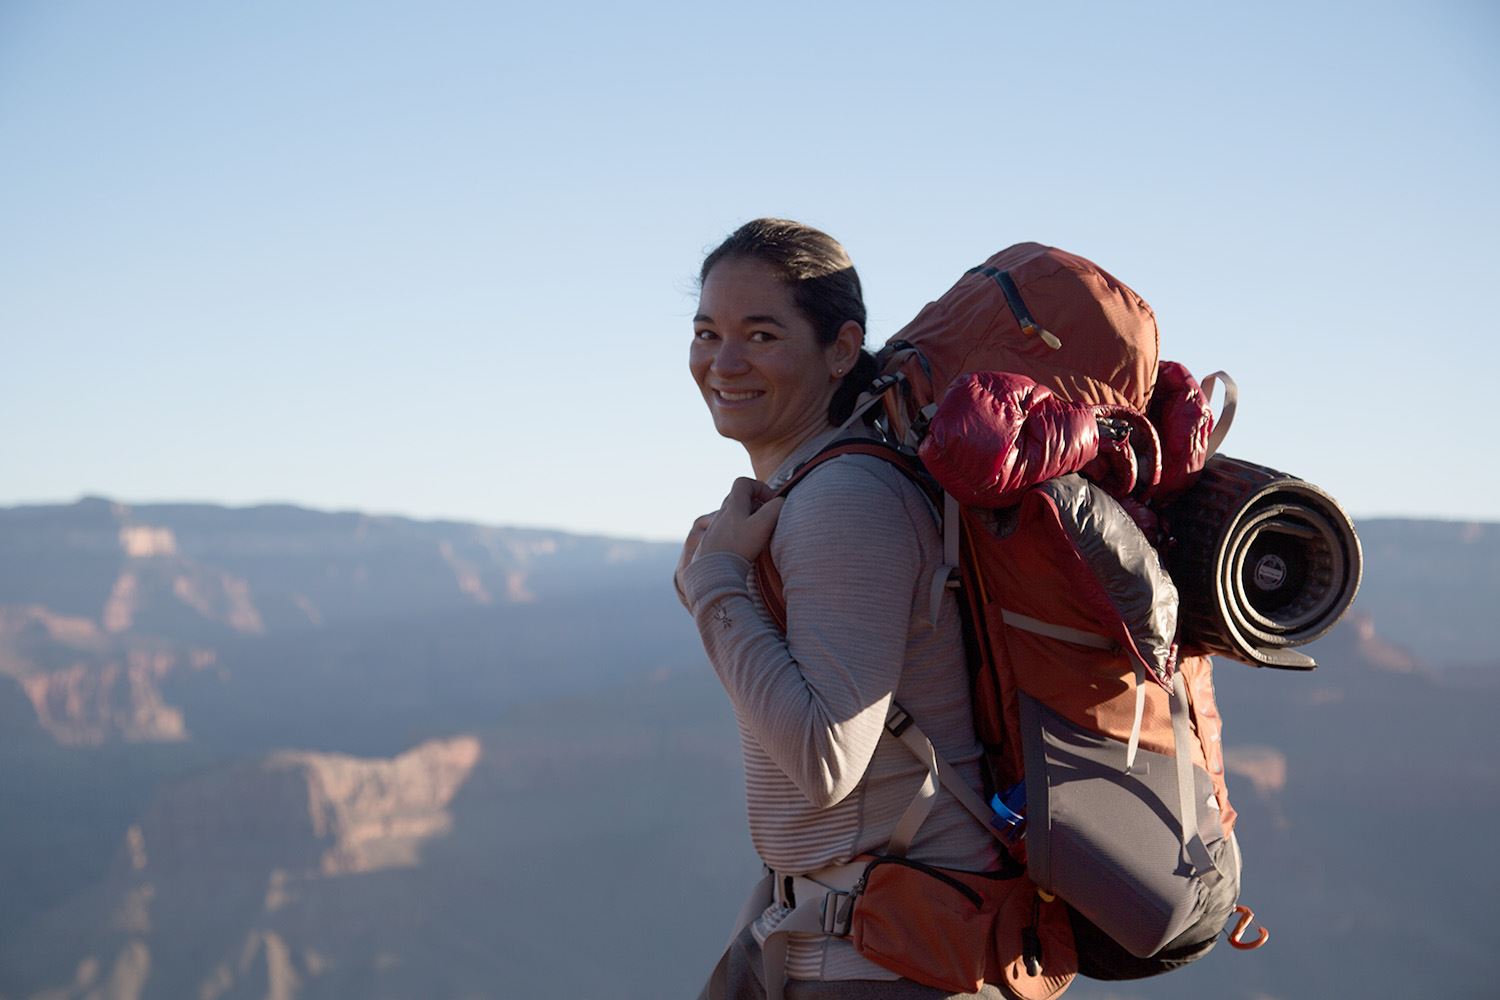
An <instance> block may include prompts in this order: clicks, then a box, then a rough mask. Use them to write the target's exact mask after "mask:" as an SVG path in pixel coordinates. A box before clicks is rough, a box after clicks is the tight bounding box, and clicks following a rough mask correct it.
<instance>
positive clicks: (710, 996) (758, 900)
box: [703, 868, 776, 1000]
mask: <svg viewBox="0 0 1500 1000" xmlns="http://www.w3.org/2000/svg"><path fill="white" fill-rule="evenodd" d="M775 878H776V873H775V872H773V871H771V869H769V868H767V869H766V873H765V875H763V876H761V880H760V881H759V882H757V883H756V884H755V888H754V889H751V890H750V897H749V898H748V899H746V900H745V905H744V906H741V907H740V912H739V916H737V917H735V918H734V930H732V931H730V932H729V941H728V942H727V943H726V944H725V945H724V954H722V955H720V956H719V961H718V962H717V963H715V964H714V969H713V971H712V972H710V973H709V974H708V985H707V986H705V987H704V988H703V995H704V996H705V997H706V998H707V1000H728V997H727V995H726V994H727V993H728V992H729V950H730V949H731V948H733V947H734V939H735V938H737V937H739V936H740V934H741V933H742V932H743V931H744V929H745V928H746V927H749V926H750V924H751V923H753V922H754V921H755V918H756V917H758V916H760V915H761V914H762V913H764V912H765V910H766V907H768V906H770V905H771V896H772V882H773V880H774V879H775Z"/></svg>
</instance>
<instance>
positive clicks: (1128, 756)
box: [1125, 657, 1146, 774]
mask: <svg viewBox="0 0 1500 1000" xmlns="http://www.w3.org/2000/svg"><path fill="white" fill-rule="evenodd" d="M1145 718H1146V661H1145V660H1142V659H1141V658H1140V657H1136V658H1135V721H1133V722H1131V724H1130V741H1129V742H1128V743H1126V744H1125V773H1126V774H1129V773H1130V769H1131V768H1132V767H1135V753H1136V751H1137V750H1139V749H1140V748H1141V722H1142V721H1144V720H1145Z"/></svg>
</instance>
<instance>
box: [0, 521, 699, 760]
mask: <svg viewBox="0 0 1500 1000" xmlns="http://www.w3.org/2000/svg"><path fill="white" fill-rule="evenodd" d="M674 557H675V551H674V547H673V546H667V545H660V544H653V543H644V542H632V541H626V540H622V539H606V538H587V537H579V536H573V535H568V534H565V533H562V532H548V531H539V530H534V529H514V528H495V527H482V526H477V525H467V524H460V523H455V522H420V521H413V520H408V519H405V518H396V517H370V516H366V515H363V514H355V513H333V514H330V513H321V512H316V511H309V510H303V509H300V508H296V507H287V506H272V507H254V508H246V509H239V510H236V509H232V508H225V507H215V506H208V505H180V504H179V505H173V504H162V505H145V506H139V507H129V506H126V505H123V504H117V503H112V502H110V501H107V500H101V499H86V500H82V501H79V502H78V503H76V504H72V505H68V506H56V507H40V506H34V507H19V508H10V509H0V675H4V676H9V677H11V678H14V679H15V680H16V681H17V682H18V683H19V684H20V685H21V687H22V689H23V690H24V691H25V692H26V694H27V697H28V698H29V699H30V700H31V702H32V703H33V705H34V707H35V709H36V713H37V716H38V719H39V721H40V722H41V724H42V726H43V727H44V728H46V729H47V730H48V731H49V732H50V733H52V735H53V737H54V738H55V739H57V740H59V741H60V742H64V743H70V744H97V743H103V742H107V741H109V740H111V739H125V740H131V741H139V740H165V741H171V740H181V739H185V738H187V736H188V733H189V732H190V728H191V720H189V719H185V718H184V716H183V712H182V711H181V710H180V708H178V707H177V706H175V705H174V704H171V703H170V702H169V700H168V699H167V697H166V696H165V695H164V694H163V691H164V689H165V688H166V687H167V686H169V684H170V682H171V681H173V680H180V679H181V676H182V675H183V674H184V673H191V672H194V671H201V670H205V669H207V668H209V667H215V668H216V676H218V677H220V678H224V677H226V676H228V675H229V674H230V673H232V672H233V670H234V669H236V668H237V667H239V666H242V665H243V664H244V662H245V660H246V659H247V658H249V659H254V656H253V654H251V655H249V656H248V657H247V656H246V655H243V654H245V652H246V650H247V649H249V648H250V647H251V646H253V643H251V644H247V643H246V642H244V641H242V640H244V639H247V638H250V639H253V638H257V637H264V638H268V639H273V640H275V639H283V638H286V637H289V636H290V637H302V636H305V635H307V634H309V633H319V632H322V633H329V634H340V630H341V629H342V634H345V635H347V634H348V633H349V630H350V629H351V628H353V629H356V630H358V629H361V628H364V627H366V626H368V625H370V624H371V623H376V624H380V623H388V622H392V621H397V620H408V621H410V620H417V619H422V618H427V617H432V616H438V615H443V614H457V613H461V612H463V611H465V610H468V609H476V608H507V607H514V606H517V605H525V606H536V607H538V608H546V607H548V606H550V604H551V603H552V602H554V601H558V600H566V601H574V602H576V601H578V600H579V599H582V598H587V597H589V596H590V595H595V594H599V593H604V592H610V591H615V590H622V589H623V590H634V589H636V588H638V587H647V588H653V589H655V590H658V591H665V590H666V588H667V587H668V584H667V582H666V576H665V574H667V573H669V572H670V568H671V565H672V559H673V558H674ZM542 613H543V614H546V613H548V612H547V611H543V612H542ZM293 641H294V642H295V641H297V639H294V640H293ZM229 648H233V649H236V650H238V651H240V653H241V654H242V655H240V656H238V657H230V658H228V659H226V658H225V657H224V656H222V655H221V653H222V651H223V650H225V649H229ZM283 648H284V647H283ZM493 648H503V644H500V645H499V646H496V647H493Z"/></svg>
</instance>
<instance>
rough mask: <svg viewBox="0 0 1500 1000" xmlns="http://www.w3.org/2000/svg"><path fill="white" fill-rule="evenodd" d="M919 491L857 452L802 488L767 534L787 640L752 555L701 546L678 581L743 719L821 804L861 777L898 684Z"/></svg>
mask: <svg viewBox="0 0 1500 1000" xmlns="http://www.w3.org/2000/svg"><path fill="white" fill-rule="evenodd" d="M903 491H908V492H910V493H911V496H910V497H908V496H905V495H904V494H903ZM915 496H916V494H915V490H914V489H913V488H912V487H911V486H910V485H909V484H907V483H906V482H905V480H904V479H903V478H902V477H901V475H900V473H899V472H897V471H896V470H894V469H892V468H890V467H889V466H888V465H886V464H885V463H884V462H881V461H880V460H879V459H874V458H867V457H859V456H848V457H845V458H841V459H838V460H836V461H833V462H830V463H828V464H827V465H824V466H822V467H820V468H819V469H817V470H815V471H814V472H813V473H812V474H810V475H809V476H808V477H807V478H806V479H805V480H803V482H802V483H800V484H799V485H798V487H797V489H796V490H795V491H793V492H792V493H791V495H790V496H789V497H788V499H787V500H786V503H785V506H784V507H783V508H782V510H781V513H780V520H779V523H778V524H777V526H776V533H775V536H774V537H773V538H772V540H771V549H772V556H773V558H774V559H775V560H776V566H777V570H778V572H779V573H780V575H781V578H782V582H783V586H784V593H785V597H786V605H787V634H786V636H785V637H784V638H783V636H782V635H781V634H780V633H778V632H777V631H776V630H775V628H774V627H773V626H771V624H770V623H769V622H767V621H766V620H765V619H764V618H762V617H761V615H760V613H759V612H758V611H756V609H755V607H754V605H753V604H752V603H751V600H750V595H749V590H748V588H747V586H746V577H747V575H748V573H749V570H750V563H749V561H748V560H747V559H745V558H744V557H743V556H742V555H740V554H736V553H732V552H727V551H712V552H710V551H702V552H700V553H698V555H697V557H696V558H695V559H694V560H693V561H692V563H691V564H690V565H689V566H688V567H687V568H686V570H685V571H684V572H683V574H682V582H683V589H684V592H685V593H686V595H687V598H688V601H687V603H688V607H689V608H690V610H691V611H692V612H693V616H694V619H695V620H696V621H697V624H698V630H699V633H700V635H701V636H702V638H703V645H704V648H705V650H706V651H707V652H708V657H709V660H710V661H711V662H712V663H713V665H714V669H715V670H716V671H717V673H718V675H719V679H720V681H721V682H722V683H723V684H724V687H725V690H726V691H728V693H729V697H730V700H731V701H732V702H733V703H734V706H735V711H736V714H737V715H738V716H739V718H740V721H741V724H742V725H743V726H744V727H745V728H746V729H747V731H748V732H749V733H750V735H751V736H753V738H754V739H755V740H756V741H757V742H759V744H760V745H761V747H762V748H763V749H764V750H765V751H766V753H767V755H768V756H769V757H770V758H771V759H772V760H773V761H774V762H775V763H776V765H777V766H778V767H779V768H780V769H781V770H782V772H783V773H785V774H786V776H787V777H788V778H789V779H791V781H792V782H793V783H795V784H796V786H797V787H798V789H800V790H801V792H802V794H803V795H804V796H806V798H807V799H808V801H809V802H810V803H812V804H813V805H814V806H817V807H819V808H825V807H827V806H831V805H833V804H835V803H837V802H839V801H840V800H842V799H843V798H844V797H845V796H847V795H848V794H849V793H850V792H851V791H853V789H854V787H855V786H856V785H857V784H858V783H859V781H860V779H861V778H862V777H863V775H864V772H865V768H866V767H867V766H868V764H869V762H870V757H871V755H872V754H873V753H874V752H875V745H876V743H877V742H878V741H879V739H880V735H881V732H882V731H883V729H884V724H885V716H886V712H887V710H888V709H889V706H890V700H891V697H892V695H893V693H894V691H895V690H896V686H897V684H898V682H899V680H900V677H901V669H902V665H903V661H904V658H905V653H906V644H907V635H908V631H909V628H910V619H911V609H912V595H913V593H914V590H915V586H916V580H917V576H918V574H919V573H921V572H922V567H921V552H920V546H919V545H918V542H917V526H916V525H915V524H914V523H913V521H912V513H913V511H912V508H913V507H914V506H918V507H919V505H920V501H918V502H917V504H916V505H914V504H913V503H912V502H911V500H912V499H913V498H914V497H915ZM917 513H918V514H920V515H921V516H926V515H925V512H923V511H921V510H920V509H918V510H917ZM928 530H929V531H931V530H932V529H931V526H930V524H929V525H928Z"/></svg>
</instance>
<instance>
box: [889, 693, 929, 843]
mask: <svg viewBox="0 0 1500 1000" xmlns="http://www.w3.org/2000/svg"><path fill="white" fill-rule="evenodd" d="M892 710H893V711H901V714H902V715H905V714H906V713H905V712H904V711H902V710H900V709H897V708H896V707H895V706H894V705H893V706H892ZM887 718H889V716H887ZM913 728H915V727H914V726H913V725H911V724H908V725H907V726H906V727H905V730H904V732H903V733H902V734H901V735H900V736H898V737H897V738H898V739H901V741H902V742H903V743H904V742H906V740H905V734H906V733H908V732H910V731H911V730H912V729H913ZM919 735H920V734H919ZM906 745H907V749H909V750H911V752H912V753H913V754H915V755H916V758H917V760H919V761H921V762H922V763H923V764H925V765H926V766H927V774H926V776H924V777H923V778H922V784H921V787H919V788H918V789H917V794H916V795H915V796H913V798H912V800H911V804H909V805H908V806H907V807H906V811H905V812H903V813H902V814H901V818H900V819H899V820H897V821H896V829H894V830H892V831H891V839H890V843H888V844H886V847H885V852H886V853H887V854H891V855H894V856H895V857H898V858H904V857H906V852H907V851H908V850H909V849H910V848H911V842H912V841H913V840H915V839H916V836H917V830H918V829H920V828H921V826H922V824H923V823H924V822H926V820H927V817H928V815H929V814H930V813H931V812H932V807H933V806H934V805H936V804H937V790H938V782H939V781H940V780H941V778H940V777H939V775H938V763H937V750H936V749H935V748H934V747H933V745H932V743H931V741H929V740H928V739H927V738H926V737H925V736H924V737H922V739H921V742H920V743H919V744H917V745H913V744H911V743H907V744H906Z"/></svg>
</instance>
